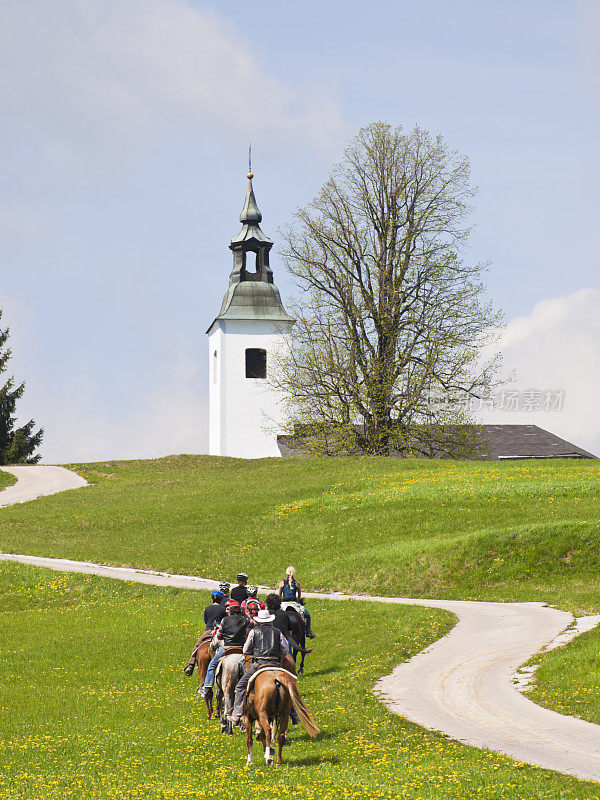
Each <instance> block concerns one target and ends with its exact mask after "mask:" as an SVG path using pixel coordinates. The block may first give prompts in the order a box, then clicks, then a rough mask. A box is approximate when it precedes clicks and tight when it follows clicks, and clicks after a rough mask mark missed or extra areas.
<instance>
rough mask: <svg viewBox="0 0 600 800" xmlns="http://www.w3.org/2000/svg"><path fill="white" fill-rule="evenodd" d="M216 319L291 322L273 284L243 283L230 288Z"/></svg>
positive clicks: (259, 282)
mask: <svg viewBox="0 0 600 800" xmlns="http://www.w3.org/2000/svg"><path fill="white" fill-rule="evenodd" d="M217 319H264V320H273V321H275V322H293V319H292V317H290V316H289V314H287V313H286V311H285V309H284V307H283V303H282V302H281V295H280V294H279V289H278V288H277V287H276V286H275V285H274V284H273V283H263V282H262V281H244V282H242V283H236V284H234V285H233V286H230V287H229V289H228V290H227V292H226V293H225V297H224V298H223V303H222V304H221V310H220V311H219V315H218V316H217Z"/></svg>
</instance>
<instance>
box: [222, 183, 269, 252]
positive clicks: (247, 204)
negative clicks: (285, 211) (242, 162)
mask: <svg viewBox="0 0 600 800" xmlns="http://www.w3.org/2000/svg"><path fill="white" fill-rule="evenodd" d="M246 177H247V178H248V188H247V189H246V199H245V200H244V207H243V208H242V213H241V214H240V222H241V223H242V230H241V231H240V232H239V233H238V234H236V235H235V236H234V237H233V238H232V239H231V244H232V245H235V244H238V243H240V242H249V241H251V240H254V241H255V242H262V243H265V244H270V245H272V244H273V242H272V241H271V240H270V239H269V237H268V236H266V235H265V234H264V233H263V232H262V231H261V229H260V224H259V223H260V222H262V214H261V213H260V209H259V208H258V204H257V202H256V197H255V196H254V189H253V188H252V178H253V177H254V175H253V174H252V173H251V172H249V173H248V175H247V176H246Z"/></svg>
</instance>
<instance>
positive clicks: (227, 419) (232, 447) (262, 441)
mask: <svg viewBox="0 0 600 800" xmlns="http://www.w3.org/2000/svg"><path fill="white" fill-rule="evenodd" d="M280 324H281V323H274V322H270V321H267V320H264V321H263V320H216V321H215V323H214V324H213V327H212V329H211V333H210V336H209V358H210V390H209V403H210V411H209V452H210V453H211V455H222V456H233V457H236V458H265V457H268V456H279V455H280V453H279V448H278V447H277V434H278V433H281V432H282V427H283V425H282V416H283V408H282V405H281V397H280V395H279V394H278V393H277V392H276V391H274V390H273V388H272V387H270V386H269V383H268V379H267V380H265V379H262V378H247V377H246V349H248V348H258V349H263V350H265V351H266V353H267V376H268V374H269V369H270V367H271V365H272V356H273V354H274V353H275V352H276V351H277V350H278V348H279V347H281V346H282V344H283V336H282V335H281V333H280V331H279V330H278V326H279V325H280ZM215 352H216V353H217V356H216V362H215V355H214V354H215Z"/></svg>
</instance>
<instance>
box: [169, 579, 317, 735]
mask: <svg viewBox="0 0 600 800" xmlns="http://www.w3.org/2000/svg"><path fill="white" fill-rule="evenodd" d="M236 580H237V586H235V587H234V588H233V589H231V591H230V584H229V583H227V582H225V581H223V582H222V583H220V584H219V588H218V589H216V590H215V591H214V592H212V594H211V599H212V603H211V605H209V606H207V607H206V608H205V610H204V624H205V626H206V629H205V632H204V633H203V634H202V636H201V637H200V639H199V640H198V642H196V645H195V647H194V649H193V651H192V654H191V656H190V660H189V662H188V663H187V664H186V666H185V667H184V670H183V671H184V673H185V674H186V675H188V676H190V675H192V673H193V672H194V666H195V664H196V652H197V650H198V647H199V646H200V644H201V642H202V641H205V640H206V635H207V632H208V631H211V630H212V631H213V633H212V638H211V644H210V648H211V652H214V656H213V658H212V659H211V661H210V663H209V665H208V669H207V672H206V676H205V678H204V683H203V685H202V686H201V687H200V688H199V689H198V693H199V694H201V695H202V696H203V697H204V696H205V695H206V693H207V692H208V691H209V690H210V689H211V688H212V686H213V684H214V681H215V673H216V670H217V666H218V664H219V661H220V660H221V659H222V658H223V657H224V656H225V655H226V654H227V651H228V650H230V648H242V652H243V654H244V655H247V656H251V657H252V663H251V665H250V666H249V667H248V668H247V669H246V670H245V672H244V674H243V675H242V677H241V678H240V680H239V682H238V684H237V686H236V690H235V702H234V707H233V711H232V713H231V715H230V716H229V718H228V719H229V721H230V722H231V723H232V724H233V725H237V724H239V721H240V718H241V717H242V713H243V706H244V698H245V695H246V689H247V687H248V682H249V680H250V678H251V677H252V675H254V673H255V672H257V671H258V670H259V669H261V668H263V667H265V666H269V665H274V664H279V663H280V662H281V659H282V658H287V659H290V660H291V655H290V653H291V648H290V643H289V635H290V633H291V630H292V628H291V622H290V617H289V616H288V614H287V613H286V611H285V609H286V608H287V607H290V606H291V607H292V608H293V609H294V610H295V611H296V612H297V613H298V614H299V615H301V617H302V619H303V620H304V623H305V625H306V635H307V636H308V637H309V638H311V639H314V638H315V634H314V633H313V631H312V629H311V622H310V614H309V613H308V609H307V608H306V607H305V606H304V603H303V601H302V589H301V586H300V584H299V583H298V581H296V571H295V569H294V568H293V567H288V568H287V570H286V576H285V578H284V580H282V581H281V583H280V584H279V585H278V587H277V593H274V592H273V593H271V594H268V595H267V597H266V606H265V603H263V602H262V600H260V599H259V598H258V586H250V585H248V575H247V574H246V573H245V572H240V573H239V574H238V576H237V579H236ZM291 664H292V665H293V661H292V662H291ZM295 717H296V714H295V713H294V712H292V721H293V722H294V724H295V723H296V722H297V719H295Z"/></svg>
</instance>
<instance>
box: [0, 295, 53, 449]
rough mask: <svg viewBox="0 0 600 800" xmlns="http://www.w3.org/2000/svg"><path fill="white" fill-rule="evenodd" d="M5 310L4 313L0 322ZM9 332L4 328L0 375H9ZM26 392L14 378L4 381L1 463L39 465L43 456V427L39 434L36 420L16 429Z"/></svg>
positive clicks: (0, 407) (0, 334)
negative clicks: (19, 402) (17, 412)
mask: <svg viewBox="0 0 600 800" xmlns="http://www.w3.org/2000/svg"><path fill="white" fill-rule="evenodd" d="M1 318H2V311H0V319H1ZM8 335H9V329H8V328H5V329H4V330H1V329H0V376H1V375H2V373H3V372H6V364H7V362H8V360H9V358H10V356H11V351H10V349H9V348H7V347H6V342H7V341H8ZM24 391H25V384H24V383H21V384H19V385H18V386H15V379H14V377H10V378H9V379H8V380H7V381H6V383H5V384H4V385H2V384H1V382H0V464H37V462H38V461H39V460H40V458H41V456H40V455H34V453H35V451H36V450H37V448H38V447H39V446H40V444H41V442H42V437H43V435H44V431H43V429H41V428H40V430H39V431H37V432H36V433H34V432H33V429H34V427H35V422H34V420H32V419H30V420H29V422H28V423H26V424H25V425H23V426H22V427H20V428H16V429H15V421H16V418H15V416H14V413H15V408H16V405H17V400H19V399H20V398H21V396H22V395H23V392H24Z"/></svg>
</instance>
